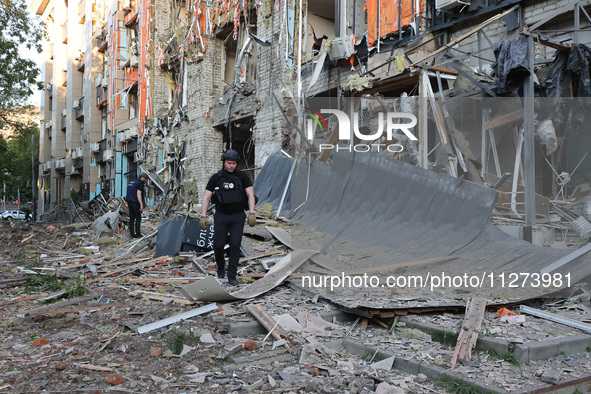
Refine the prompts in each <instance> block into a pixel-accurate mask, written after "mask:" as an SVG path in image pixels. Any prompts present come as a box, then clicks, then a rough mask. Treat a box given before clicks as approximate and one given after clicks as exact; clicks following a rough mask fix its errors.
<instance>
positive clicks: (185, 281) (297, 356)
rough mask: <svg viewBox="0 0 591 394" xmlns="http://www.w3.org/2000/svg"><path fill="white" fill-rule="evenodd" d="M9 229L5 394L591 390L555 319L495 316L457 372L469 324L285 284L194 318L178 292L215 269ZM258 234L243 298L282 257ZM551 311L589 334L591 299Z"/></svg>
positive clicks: (82, 233)
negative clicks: (357, 310) (360, 310)
mask: <svg viewBox="0 0 591 394" xmlns="http://www.w3.org/2000/svg"><path fill="white" fill-rule="evenodd" d="M261 222H262V220H261ZM266 222H267V224H272V223H271V222H272V221H270V220H267V221H266ZM275 224H278V225H281V226H287V223H279V222H276V223H275ZM146 225H148V224H147V223H146ZM1 226H2V230H1V233H2V236H1V237H2V243H3V245H4V254H3V256H2V264H1V265H0V269H1V280H0V287H1V289H0V291H1V297H2V304H3V308H2V323H1V327H0V366H1V369H0V371H1V372H0V390H1V391H3V392H23V393H24V392H27V393H30V392H65V391H71V392H86V391H97V392H103V391H121V392H232V391H238V390H245V391H249V392H250V391H253V392H257V391H258V392H288V391H289V392H334V393H337V392H343V393H344V392H353V393H358V392H366V393H369V392H382V393H385V392H424V393H427V392H458V391H460V390H475V391H483V390H487V389H488V390H492V391H501V392H506V391H510V392H520V391H531V390H533V389H534V388H541V387H546V386H556V387H558V386H559V385H561V384H571V385H573V384H574V386H572V387H574V388H573V391H574V390H575V389H576V388H578V387H583V386H584V385H585V384H588V383H587V382H586V381H587V380H588V379H584V378H585V377H586V376H587V374H588V371H589V370H591V336H590V335H589V333H584V331H581V330H579V329H575V328H572V327H568V326H565V325H562V324H559V323H555V322H551V321H549V320H547V319H542V318H536V317H533V316H529V315H525V314H519V315H518V316H521V317H520V318H519V319H513V320H511V319H508V318H505V319H504V320H508V321H507V322H502V321H501V319H500V318H499V317H495V313H496V311H489V312H486V313H485V315H484V318H483V321H482V329H481V331H480V333H479V340H478V344H477V348H476V349H475V350H473V351H472V355H471V359H470V360H469V361H461V362H458V364H457V365H456V366H455V367H454V368H453V370H452V369H451V359H452V355H453V353H454V346H456V340H457V338H458V334H457V333H458V332H459V330H460V328H461V327H462V325H463V324H465V323H463V320H464V315H463V311H461V310H449V311H448V312H441V311H438V312H435V313H434V312H431V313H420V314H417V313H415V312H420V311H412V310H411V311H403V312H400V311H398V313H396V314H393V317H392V318H389V319H388V318H369V319H368V318H363V317H360V316H356V315H354V314H348V313H344V312H342V311H339V310H338V309H337V308H336V307H335V306H334V305H332V304H330V303H327V302H323V301H322V299H318V297H317V296H315V297H310V296H309V295H307V294H304V293H303V292H302V291H301V290H298V289H297V288H295V287H292V286H290V278H291V277H288V278H287V280H286V281H284V282H283V283H282V284H280V285H279V286H277V287H275V288H273V289H272V290H270V291H268V292H266V293H264V294H262V295H260V296H257V297H254V298H250V299H246V300H239V301H235V302H227V303H205V302H200V303H197V302H195V301H191V300H189V299H188V298H187V297H186V296H185V295H184V294H183V291H182V289H183V288H184V287H185V288H186V287H187V286H189V285H190V284H191V283H195V282H198V281H200V280H202V278H203V277H205V276H206V275H207V276H212V275H213V274H214V273H215V270H214V267H213V266H214V263H213V259H212V258H211V257H207V256H206V257H203V258H200V257H199V256H195V255H194V254H191V253H181V254H180V256H175V257H168V256H161V257H157V258H154V257H153V255H154V249H153V248H151V246H152V247H153V245H154V243H155V241H154V239H155V237H153V238H154V239H152V240H150V238H148V237H147V238H146V239H144V240H139V241H137V240H133V242H132V240H130V239H129V238H128V237H127V235H123V234H121V235H117V234H101V233H96V232H95V231H94V230H93V229H91V228H88V227H90V226H88V225H87V224H72V225H63V224H62V225H58V224H54V225H51V224H47V223H36V224H29V223H2V224H1ZM87 226H88V227H87ZM258 228H259V227H257V229H258ZM262 232H264V231H263V230H262V226H261V229H259V230H257V231H256V233H259V235H250V236H247V237H245V242H244V244H245V245H247V248H248V250H249V251H250V252H252V256H257V255H266V257H260V258H252V259H248V258H244V259H243V260H244V261H243V262H242V263H241V269H242V272H241V277H240V278H241V282H242V283H241V284H240V285H239V286H237V287H238V288H239V289H241V290H242V289H245V288H247V287H248V286H249V285H250V283H252V282H254V281H256V280H258V278H260V277H262V276H264V274H265V272H266V270H267V269H270V268H272V267H273V265H275V264H277V263H278V262H279V261H280V260H281V258H282V257H283V256H285V255H286V254H287V253H288V250H287V247H285V246H284V245H282V244H280V243H279V242H278V241H277V240H276V239H275V238H273V237H269V236H261V235H260V233H262ZM147 241H148V242H147ZM269 254H271V256H269ZM202 271H205V272H206V274H203V273H202ZM291 275H292V277H297V275H298V274H297V273H295V274H291ZM221 284H222V286H223V287H224V288H226V289H227V290H230V291H236V290H237V289H236V288H232V289H230V288H229V287H228V285H227V283H226V281H225V280H222V281H221ZM549 307H550V308H549V309H548V311H551V312H553V313H556V314H559V315H560V316H563V317H571V318H575V319H577V320H579V321H582V322H585V320H587V322H588V321H589V314H590V311H591V308H589V291H588V289H584V288H583V287H582V288H581V290H580V292H579V293H578V295H577V296H575V297H573V298H572V299H568V300H566V299H565V300H559V301H556V303H555V304H553V305H549ZM510 309H511V308H509V310H510ZM513 310H514V311H518V308H513ZM511 314H513V313H510V314H509V315H511ZM265 319H267V321H265ZM269 320H270V321H269ZM259 321H261V322H262V323H263V324H261V323H259ZM265 327H266V328H265ZM140 332H141V334H140ZM545 344H546V345H545ZM536 346H538V348H537V350H536V349H535V348H536ZM516 347H517V348H520V349H527V352H521V353H519V352H516V351H515V349H516ZM542 348H543V349H542ZM540 349H542V350H540ZM536 351H537V353H536ZM526 353H527V354H526ZM573 382H574V383H573Z"/></svg>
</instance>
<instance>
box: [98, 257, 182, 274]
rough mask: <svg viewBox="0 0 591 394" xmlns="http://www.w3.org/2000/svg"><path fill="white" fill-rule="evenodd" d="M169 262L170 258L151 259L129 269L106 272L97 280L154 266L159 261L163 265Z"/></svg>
mask: <svg viewBox="0 0 591 394" xmlns="http://www.w3.org/2000/svg"><path fill="white" fill-rule="evenodd" d="M170 260H172V258H171V257H164V258H162V257H157V258H155V259H151V260H147V261H142V262H139V263H137V264H134V265H132V266H130V267H124V268H119V269H116V270H114V271H109V272H106V273H104V274H101V275H99V276H98V277H99V278H107V277H109V276H113V275H117V274H120V273H121V272H124V271H127V270H131V269H134V268H138V267H142V266H144V265H148V264H154V263H156V262H159V261H161V262H162V263H165V262H169V261H170Z"/></svg>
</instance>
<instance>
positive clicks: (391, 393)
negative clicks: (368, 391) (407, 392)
mask: <svg viewBox="0 0 591 394" xmlns="http://www.w3.org/2000/svg"><path fill="white" fill-rule="evenodd" d="M375 392H376V394H403V393H404V390H402V389H401V388H398V387H396V386H392V385H391V384H389V383H386V382H382V383H380V384H378V386H377V387H376V391H375Z"/></svg>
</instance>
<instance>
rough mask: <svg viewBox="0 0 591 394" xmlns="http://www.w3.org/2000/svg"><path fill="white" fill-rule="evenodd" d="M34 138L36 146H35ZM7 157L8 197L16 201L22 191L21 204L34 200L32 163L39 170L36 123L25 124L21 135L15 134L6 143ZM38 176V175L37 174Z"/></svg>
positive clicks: (37, 128)
mask: <svg viewBox="0 0 591 394" xmlns="http://www.w3.org/2000/svg"><path fill="white" fill-rule="evenodd" d="M33 136H34V140H35V145H32V144H33ZM6 156H7V157H9V158H10V160H6V161H5V162H4V164H5V167H4V168H3V169H4V172H5V174H8V176H7V179H6V197H7V198H11V199H16V197H17V193H18V191H19V190H20V193H21V202H22V203H25V202H28V201H31V199H32V193H33V191H32V185H31V182H36V181H37V180H36V179H32V169H31V165H32V163H31V161H32V160H33V161H34V164H35V169H38V168H39V126H38V125H37V123H36V122H33V121H31V122H28V123H25V122H23V123H22V124H21V129H20V131H19V133H17V134H15V135H14V136H13V137H12V138H11V139H9V140H8V141H7V143H6ZM35 175H37V174H35Z"/></svg>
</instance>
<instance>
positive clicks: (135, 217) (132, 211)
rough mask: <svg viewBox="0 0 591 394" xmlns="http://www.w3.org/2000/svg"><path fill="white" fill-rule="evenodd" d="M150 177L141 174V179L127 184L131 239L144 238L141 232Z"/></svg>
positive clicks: (126, 199) (126, 198)
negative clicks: (145, 185)
mask: <svg viewBox="0 0 591 394" xmlns="http://www.w3.org/2000/svg"><path fill="white" fill-rule="evenodd" d="M147 180H148V176H147V175H146V174H144V173H141V174H140V176H139V179H134V180H133V181H131V182H129V183H128V184H127V195H126V197H125V201H127V207H128V208H129V235H130V236H131V238H142V237H143V235H142V234H141V231H140V225H141V222H142V211H143V210H144V207H145V206H146V200H145V191H144V184H145V183H146V181H147Z"/></svg>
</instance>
